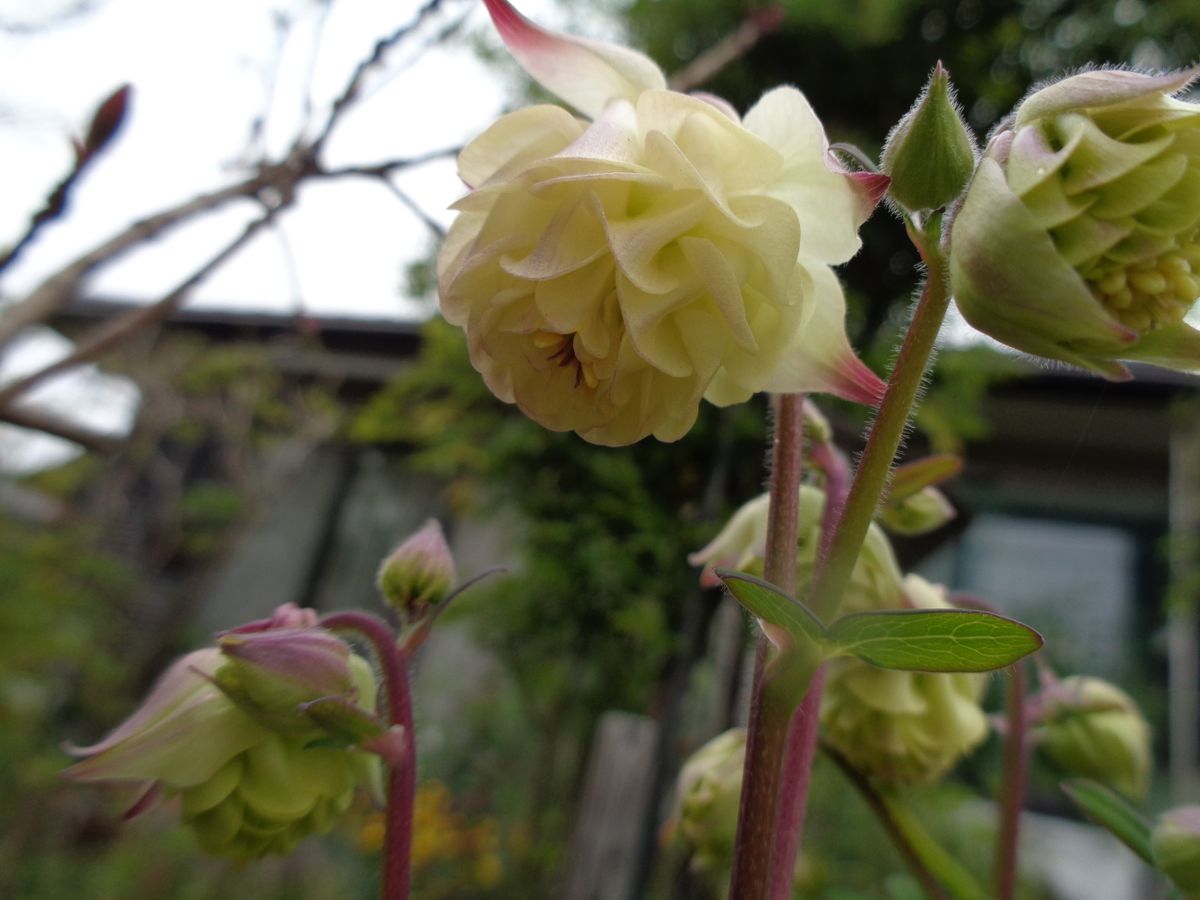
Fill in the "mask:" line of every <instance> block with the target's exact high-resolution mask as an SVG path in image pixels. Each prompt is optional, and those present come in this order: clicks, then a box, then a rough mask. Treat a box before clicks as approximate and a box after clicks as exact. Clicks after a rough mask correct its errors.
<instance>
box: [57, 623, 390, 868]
mask: <svg viewBox="0 0 1200 900" xmlns="http://www.w3.org/2000/svg"><path fill="white" fill-rule="evenodd" d="M315 621H316V614H315V613H313V612H312V611H311V610H300V609H299V608H297V607H294V606H287V607H281V608H280V609H279V610H277V611H276V615H275V616H273V617H272V618H271V619H268V620H264V621H261V622H255V623H251V624H250V625H247V626H244V627H243V628H242V629H238V630H236V631H234V632H230V633H227V634H226V635H224V636H223V637H222V639H221V644H222V646H221V647H210V648H205V649H203V650H197V651H195V652H193V653H189V654H188V655H187V656H185V657H183V658H182V659H180V660H178V661H176V662H175V663H174V664H173V665H172V666H171V667H170V668H169V669H168V670H167V672H166V673H165V674H164V675H163V677H162V678H161V679H160V680H159V682H158V684H157V685H156V686H155V687H154V689H153V690H152V691H151V693H150V696H149V697H148V698H147V699H146V701H145V702H144V703H143V704H142V706H141V707H140V708H139V709H138V710H137V711H136V712H135V713H134V714H133V715H132V716H130V717H129V719H127V720H126V721H125V722H123V723H122V724H121V725H119V726H117V728H116V729H115V730H114V731H113V732H112V733H111V734H109V735H108V736H107V737H106V738H104V739H103V740H102V741H100V742H99V743H96V744H93V745H91V746H88V747H78V748H74V749H73V750H72V751H71V752H72V753H73V755H75V756H77V757H80V761H79V762H77V763H76V764H75V765H73V766H71V767H70V768H69V769H67V770H66V772H65V773H64V775H65V776H66V777H68V778H70V779H73V780H76V781H86V782H127V783H131V784H134V785H138V786H139V787H140V789H141V791H142V800H139V801H138V802H137V803H136V804H135V806H134V810H136V811H139V812H140V811H141V810H142V809H144V808H146V807H147V806H148V805H149V802H148V801H149V800H150V799H151V798H156V797H160V796H174V797H178V798H179V800H180V810H181V814H182V818H183V821H184V824H186V825H187V826H188V827H189V828H191V830H192V831H193V832H194V833H195V834H196V836H197V839H198V840H199V842H200V844H201V846H202V847H203V848H204V849H205V851H207V852H209V853H211V854H213V855H217V856H224V857H229V858H232V859H238V860H247V859H256V858H258V857H261V856H264V855H266V854H271V853H275V854H284V853H290V852H291V851H292V849H294V847H295V846H296V844H297V843H299V842H300V841H301V840H302V839H304V838H305V837H307V836H309V835H310V834H319V833H323V832H326V831H328V830H329V829H330V828H331V827H332V825H333V822H334V820H335V819H336V818H337V816H338V815H340V814H341V813H343V812H344V811H345V810H346V809H347V808H348V807H349V805H350V803H351V802H352V800H353V797H354V793H355V790H356V788H358V787H364V788H367V789H368V790H370V791H372V792H373V793H374V794H375V795H378V794H379V791H380V778H381V766H380V761H379V758H378V757H377V756H375V755H374V754H372V753H369V752H365V751H364V750H359V749H354V748H351V747H348V746H337V744H338V743H339V741H338V737H339V735H337V734H335V733H333V732H331V731H330V730H328V729H325V728H322V727H320V722H321V719H320V717H314V716H311V715H308V714H307V712H306V706H307V705H308V704H310V703H319V702H321V701H324V702H326V703H331V702H340V703H350V702H352V701H353V702H356V703H357V704H358V706H357V707H356V708H358V709H360V710H361V712H362V716H364V717H368V718H369V717H370V712H369V710H372V709H373V708H374V703H375V694H376V685H375V679H374V676H373V674H372V672H371V669H370V666H369V665H368V664H367V663H366V661H365V660H363V659H362V658H361V657H358V656H357V655H355V654H354V653H352V652H351V651H350V649H349V647H348V646H346V645H345V644H344V643H342V642H341V641H340V640H339V639H338V638H336V637H335V636H334V635H333V634H332V633H330V632H328V631H325V630H324V629H321V628H319V627H316V626H315V625H313V624H312V623H313V622H315ZM276 623H278V624H276ZM343 718H344V716H343ZM376 731H377V732H382V728H379V729H376ZM363 733H364V734H365V733H367V732H366V731H364V732H363ZM368 743H369V742H368V741H364V742H363V744H364V746H365V745H367V744H368ZM131 812H132V811H131Z"/></svg>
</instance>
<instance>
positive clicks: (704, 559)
mask: <svg viewBox="0 0 1200 900" xmlns="http://www.w3.org/2000/svg"><path fill="white" fill-rule="evenodd" d="M768 505H769V498H768V495H766V494H762V495H760V496H758V497H756V498H754V499H753V500H751V501H749V502H748V503H746V504H744V505H743V506H742V507H741V508H740V509H739V510H738V511H737V512H736V513H734V514H733V517H732V518H731V519H730V520H729V522H728V523H727V524H726V525H725V527H724V528H722V529H721V531H720V533H719V534H718V535H717V536H716V537H715V538H713V539H712V540H711V541H710V542H709V543H708V546H706V547H704V548H703V549H702V550H698V551H697V552H695V553H693V554H691V555H690V556H689V557H688V562H690V563H691V564H692V565H694V566H704V574H703V575H702V576H701V583H702V584H704V585H707V586H711V585H712V584H713V579H712V576H711V572H712V569H713V568H733V569H738V570H740V571H743V572H747V573H749V574H751V575H761V574H762V565H763V555H764V553H765V552H766V542H767V507H768ZM824 507H825V493H824V492H823V491H822V490H820V489H819V488H815V487H812V486H810V485H802V486H801V487H800V516H799V520H800V529H799V534H798V547H797V558H796V592H797V593H798V594H803V593H804V591H805V589H806V588H807V586H808V584H809V582H810V581H811V580H812V576H813V570H814V568H815V565H816V558H817V549H818V546H819V544H820V540H821V515H822V511H823V510H824ZM900 582H901V575H900V567H899V565H898V564H897V563H896V556H895V553H894V552H893V551H892V545H891V543H890V542H889V541H888V539H887V535H885V534H884V533H883V531H882V530H881V529H880V528H879V527H878V526H877V525H874V524H872V525H871V527H870V529H869V530H868V532H867V539H866V541H865V542H864V544H863V549H862V552H861V553H860V554H859V557H858V562H857V563H855V566H854V570H853V573H852V574H851V577H850V584H849V585H848V586H847V588H846V592H845V594H844V595H843V599H842V606H841V612H842V613H852V612H865V611H867V610H872V609H894V608H897V607H898V606H900V604H901V588H900Z"/></svg>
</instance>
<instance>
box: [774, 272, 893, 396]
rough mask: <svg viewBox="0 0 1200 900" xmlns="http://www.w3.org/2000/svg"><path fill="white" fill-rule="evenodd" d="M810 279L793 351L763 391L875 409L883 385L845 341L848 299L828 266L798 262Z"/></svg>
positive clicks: (782, 362)
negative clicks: (818, 396)
mask: <svg viewBox="0 0 1200 900" xmlns="http://www.w3.org/2000/svg"><path fill="white" fill-rule="evenodd" d="M801 265H802V268H803V270H804V271H805V273H806V274H807V275H808V276H809V277H808V279H807V281H808V284H806V285H805V298H804V303H805V305H806V306H807V310H806V313H805V319H804V321H803V322H802V324H801V325H800V328H799V330H798V331H797V333H796V339H795V341H794V343H793V346H792V348H791V349H790V350H789V351H787V352H786V353H785V354H784V357H783V359H782V360H781V362H780V365H779V367H778V368H777V369H776V370H775V373H774V375H773V376H772V378H771V380H770V381H769V382H768V383H767V384H766V385H765V386H764V390H768V391H771V392H773V393H797V392H804V393H813V392H819V393H825V394H835V395H837V396H838V397H841V398H842V399H844V400H850V401H852V402H855V403H863V404H866V405H868V406H877V405H878V404H879V401H880V400H882V399H883V392H884V390H885V388H886V385H885V384H884V383H883V381H882V380H881V379H880V378H879V376H878V375H876V374H875V373H874V372H872V371H871V370H870V369H869V368H867V366H866V364H865V363H863V362H862V360H860V359H859V358H858V357H857V356H855V355H854V351H853V350H852V349H851V347H850V340H849V338H847V336H846V325H845V321H846V298H845V296H844V295H843V294H842V285H841V283H840V282H839V281H838V278H837V275H835V274H834V272H833V270H832V269H831V268H829V266H826V265H823V264H821V263H819V262H814V261H802V264H801Z"/></svg>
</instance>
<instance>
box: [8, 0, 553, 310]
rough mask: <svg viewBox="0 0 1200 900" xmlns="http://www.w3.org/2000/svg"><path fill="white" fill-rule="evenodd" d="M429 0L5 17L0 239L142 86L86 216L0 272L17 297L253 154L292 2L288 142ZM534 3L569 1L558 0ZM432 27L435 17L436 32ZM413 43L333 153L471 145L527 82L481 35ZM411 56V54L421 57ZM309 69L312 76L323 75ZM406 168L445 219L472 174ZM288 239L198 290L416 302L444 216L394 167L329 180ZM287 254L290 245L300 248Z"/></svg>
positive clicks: (237, 216)
mask: <svg viewBox="0 0 1200 900" xmlns="http://www.w3.org/2000/svg"><path fill="white" fill-rule="evenodd" d="M66 5H69V0H0V19H3V20H6V21H12V20H14V19H18V20H19V19H20V18H22V17H25V18H31V19H32V18H38V19H40V18H43V17H44V11H45V10H48V9H51V8H53V7H56V6H66ZM418 6H419V3H418V2H417V0H390V2H379V0H336V2H333V3H331V4H329V6H328V15H327V16H326V15H324V13H325V8H324V6H323V5H322V4H319V3H317V2H315V0H207V2H203V3H200V2H179V0H177V2H171V3H164V2H161V0H97V5H96V7H95V8H94V10H92V11H91V12H88V13H84V14H81V15H78V16H75V17H72V18H69V19H67V20H66V21H64V22H62V23H60V24H58V25H55V26H53V27H50V28H47V29H45V30H43V31H40V32H38V33H32V34H4V33H0V159H3V160H4V166H3V167H0V198H3V202H2V203H0V245H2V244H5V243H8V242H9V241H11V240H12V238H13V237H14V236H15V235H17V234H18V233H19V232H20V230H21V229H22V227H23V224H24V222H25V221H26V220H27V217H28V215H29V214H30V212H31V211H33V210H34V209H36V208H37V207H38V206H39V205H40V203H41V202H42V199H43V198H44V196H45V195H46V193H47V191H48V190H49V189H50V188H51V187H52V186H53V185H54V184H55V183H56V182H57V181H58V179H59V178H61V177H62V175H63V174H64V173H65V172H66V171H67V170H68V169H69V167H70V164H71V151H70V143H69V136H70V135H71V134H72V133H78V132H80V131H82V130H83V129H84V128H85V127H86V123H87V121H88V119H89V117H90V115H91V112H92V110H93V109H94V108H95V106H96V104H97V103H98V102H99V101H100V100H101V99H102V98H103V97H104V96H105V95H106V94H107V93H108V92H109V91H110V90H112V89H113V88H115V87H116V86H118V85H119V84H121V83H122V82H130V83H132V84H133V85H134V91H135V94H134V98H133V105H132V109H131V114H130V116H129V117H128V119H127V121H126V123H125V127H124V129H123V132H122V134H121V135H120V137H119V139H118V141H117V142H116V143H115V144H114V145H113V147H112V148H111V150H110V152H108V153H107V154H105V156H104V157H103V158H102V159H101V160H100V161H99V162H98V163H97V164H96V165H95V166H94V167H93V168H92V169H91V170H90V171H89V173H88V174H87V177H86V178H85V179H84V181H83V182H82V183H81V184H80V186H79V189H78V190H77V192H76V194H75V196H74V201H73V205H72V208H71V210H70V212H69V215H68V216H67V217H66V218H65V219H64V220H63V221H62V222H61V224H55V225H54V226H52V227H50V228H48V229H46V230H45V231H44V232H43V233H42V235H41V237H40V238H39V240H38V242H37V244H36V245H35V246H34V247H31V248H30V249H29V250H28V251H27V252H26V254H25V256H24V257H23V258H22V261H21V263H20V265H19V266H17V267H16V268H14V269H13V270H11V271H10V272H9V273H8V274H6V276H5V278H4V280H3V282H0V294H3V295H5V296H9V297H11V296H13V295H15V294H20V292H22V291H23V290H27V289H29V288H31V287H32V286H34V285H35V284H36V283H37V282H38V281H39V280H40V279H41V278H42V277H44V276H45V275H46V274H48V273H50V272H52V271H53V270H54V269H55V267H57V266H60V265H62V264H63V263H65V262H66V261H68V260H70V259H71V258H73V257H74V256H75V255H77V254H78V253H80V252H82V251H84V250H86V249H87V248H88V247H90V246H92V245H94V244H96V243H97V242H99V241H101V240H103V239H104V238H106V237H108V236H109V235H111V234H112V233H114V232H116V231H117V230H119V229H120V228H122V227H123V226H125V225H126V224H128V223H129V222H131V221H134V220H135V219H136V218H138V217H141V216H144V215H147V214H150V213H153V212H156V211H158V210H160V209H162V208H164V207H166V206H168V205H169V204H172V203H175V202H178V201H181V200H185V199H187V198H189V197H192V196H194V195H195V194H197V193H199V192H201V191H203V190H207V189H211V188H213V187H216V186H219V185H221V184H224V183H228V182H229V181H230V180H232V179H233V178H235V177H237V175H238V174H239V173H240V172H244V171H245V170H244V169H239V168H238V164H239V162H242V161H244V157H245V153H246V149H247V146H248V136H249V134H250V130H251V123H252V121H253V120H254V118H255V117H256V116H258V115H259V114H260V113H261V112H262V111H263V109H264V108H266V105H267V103H268V76H269V74H270V73H271V71H272V70H273V62H272V61H273V59H274V58H275V55H276V46H277V42H278V31H277V29H276V27H275V26H274V24H273V19H274V17H275V15H276V14H277V12H284V13H286V14H289V15H290V16H292V17H293V19H294V21H295V26H294V27H293V29H292V31H291V34H290V37H289V39H288V42H287V44H286V47H285V51H284V54H283V56H282V66H281V67H280V68H279V77H278V80H277V83H276V86H275V90H274V96H273V102H272V103H271V105H270V115H269V118H268V128H267V132H266V141H267V146H268V148H269V149H270V150H272V151H273V152H275V153H278V152H280V151H281V150H284V149H286V147H287V146H289V145H290V143H291V141H292V140H293V139H294V137H295V135H296V134H297V131H298V129H299V128H301V127H302V126H303V108H304V98H305V95H306V92H311V96H312V97H313V98H314V100H315V103H316V110H317V116H316V120H317V121H319V120H320V116H321V114H322V113H323V112H324V111H325V109H326V108H327V107H326V104H327V103H328V101H329V100H330V99H331V98H332V97H334V96H335V95H336V94H337V93H338V92H339V91H340V89H341V88H342V87H343V85H344V84H345V83H346V79H347V77H348V74H349V73H350V71H351V70H352V69H353V67H354V65H355V64H356V63H357V62H358V61H359V60H360V59H362V58H363V57H364V56H365V55H366V54H367V53H369V51H370V49H371V47H372V45H373V43H374V42H375V40H377V39H378V38H379V37H380V36H382V35H384V34H387V33H388V32H390V31H392V30H393V29H395V28H396V27H397V26H398V25H400V24H402V23H404V22H407V21H409V20H410V19H411V18H412V17H413V15H414V14H415V12H416V10H417V8H418ZM520 6H521V8H522V9H523V10H525V11H527V12H528V13H530V14H531V15H534V16H536V17H538V18H539V19H540V20H542V21H549V22H551V23H553V22H554V21H555V20H556V19H561V14H559V12H558V10H557V8H556V7H555V4H554V3H553V2H552V0H527V2H522V3H521V4H520ZM468 10H469V11H470V18H469V28H470V29H471V30H475V31H479V32H482V33H483V34H485V35H490V28H488V27H486V24H487V17H486V14H485V12H484V10H483V5H482V3H478V2H475V0H446V2H445V5H444V7H443V14H442V15H441V16H440V17H439V19H438V20H437V21H438V22H439V23H441V24H445V23H447V22H449V21H451V20H453V19H455V18H457V17H458V15H459V14H461V13H462V12H464V11H468ZM427 33H428V31H427ZM412 56H413V54H412V52H411V51H409V52H407V53H406V52H404V51H403V50H402V52H400V53H399V54H397V55H396V62H398V63H399V64H400V65H399V66H394V67H393V68H399V69H400V71H398V72H397V73H396V74H394V75H392V76H390V77H386V76H385V77H384V78H380V77H378V76H377V77H376V78H374V79H372V80H371V81H369V82H368V85H369V91H368V95H369V98H368V99H367V101H366V102H364V103H362V104H360V106H359V107H358V108H357V109H356V110H354V112H353V113H352V114H351V115H349V116H347V117H346V118H345V119H344V121H343V122H342V124H341V125H340V126H339V128H338V130H337V131H336V132H335V135H334V139H333V140H332V141H331V142H330V144H329V145H328V151H329V152H328V154H327V157H326V161H327V162H328V163H329V164H330V165H339V164H348V163H362V162H375V161H382V160H385V159H391V158H397V157H408V156H413V155H417V154H420V153H424V152H427V151H430V150H434V149H440V148H444V147H453V146H457V145H459V144H461V143H463V142H464V141H465V140H467V139H469V138H470V137H471V136H472V135H474V134H476V133H478V132H479V131H480V130H481V129H482V128H483V127H484V126H485V125H486V123H487V122H488V121H489V120H490V119H491V118H493V117H494V116H495V115H496V114H497V113H498V112H499V111H500V110H501V109H502V107H503V105H504V103H505V99H506V97H509V96H511V95H512V93H513V87H514V85H513V83H512V80H511V79H509V78H508V77H506V76H505V75H504V74H503V73H502V72H497V71H495V70H493V69H489V68H487V67H485V66H484V65H483V64H482V63H480V62H479V61H478V60H477V58H476V57H475V55H474V53H473V52H472V51H471V49H470V48H469V47H468V46H467V45H466V41H465V40H461V39H460V40H455V41H453V42H452V43H450V44H448V45H444V46H440V47H437V48H436V49H433V50H431V51H429V52H427V53H424V54H422V55H421V56H420V58H419V59H418V60H412V59H411V57H412ZM406 62H411V64H409V65H405V63H406ZM310 73H311V78H310ZM399 183H400V185H401V187H402V188H403V189H404V190H405V191H406V192H407V193H408V194H409V195H410V196H411V197H412V198H413V199H414V200H415V201H416V202H417V203H419V204H420V205H421V206H422V207H423V208H425V209H426V210H428V211H429V212H430V213H431V214H432V215H433V216H434V218H436V219H438V220H439V221H441V222H442V223H443V224H446V223H448V222H449V219H450V216H449V215H448V214H447V213H446V211H445V208H446V206H447V205H448V204H449V203H451V202H452V201H453V200H454V199H455V198H456V197H457V196H458V195H460V194H461V192H462V186H461V184H460V183H459V181H458V179H457V177H456V176H455V174H454V165H453V162H452V161H451V160H448V159H447V160H443V161H440V162H437V163H432V164H429V165H425V166H422V167H420V168H419V169H414V170H412V171H410V172H408V173H406V174H405V175H403V176H401V177H400V179H399ZM253 214H254V209H253V208H252V207H251V206H250V205H248V204H247V205H246V207H245V208H244V209H242V210H240V211H238V212H235V213H231V214H230V215H227V216H219V217H215V218H213V219H210V220H207V221H204V222H202V223H199V224H197V225H195V226H193V227H191V228H189V229H188V230H187V231H185V232H181V233H180V234H179V236H178V237H176V238H174V239H169V240H166V241H164V242H161V243H159V244H157V245H155V246H153V247H151V248H150V249H148V250H147V251H145V252H141V253H139V254H137V255H136V256H131V257H130V258H129V259H128V261H124V262H121V263H118V264H117V265H115V266H114V267H112V268H110V269H108V270H106V271H105V272H103V273H101V274H100V275H99V276H98V277H97V278H96V279H95V281H94V283H93V285H92V290H93V291H94V292H95V293H97V294H99V295H103V296H109V297H113V296H115V297H130V298H135V299H136V298H144V299H152V298H155V297H158V296H161V295H162V294H164V293H166V292H167V291H168V290H170V288H171V287H172V286H173V284H174V283H175V282H177V281H179V280H181V279H182V278H183V277H185V276H186V275H187V274H188V273H189V272H190V271H191V270H192V269H193V268H195V267H196V266H197V265H198V264H199V263H200V262H201V261H203V259H205V258H206V257H207V256H209V255H211V254H212V253H213V252H215V250H216V249H217V248H219V247H220V246H221V244H222V243H223V242H225V241H228V240H229V239H231V237H232V236H233V235H235V234H236V233H237V223H239V222H244V221H247V220H248V218H249V217H250V216H251V215H253ZM282 230H283V231H284V233H285V234H286V236H287V242H286V243H287V245H288V246H289V247H290V250H285V249H284V242H283V241H281V240H280V239H279V237H278V236H277V235H273V234H263V235H261V236H260V237H258V238H257V239H256V240H255V241H254V244H253V245H251V246H249V247H247V248H246V249H245V250H244V251H243V252H242V253H241V254H239V256H238V257H237V258H236V259H235V260H234V261H232V262H231V263H230V264H229V265H227V266H226V267H225V268H224V269H223V270H222V271H221V272H220V273H219V274H217V275H215V276H214V277H213V278H212V279H211V280H210V281H209V282H208V283H207V284H206V285H205V286H204V287H203V288H201V289H200V290H199V292H198V293H197V296H196V300H195V301H194V302H195V304H196V305H220V306H236V307H239V308H247V307H253V308H259V309H265V310H272V311H281V312H286V311H293V310H294V309H295V308H296V305H297V304H303V307H304V309H305V310H306V311H307V312H310V313H313V314H317V315H367V316H397V315H398V316H406V315H412V314H413V313H414V311H415V310H414V308H413V307H412V306H411V305H408V304H406V302H405V301H404V300H403V298H401V296H400V294H399V290H400V288H401V286H402V282H403V278H402V272H403V268H404V265H405V263H407V262H409V261H412V260H415V259H420V258H423V257H424V255H425V254H426V252H427V250H428V247H429V246H430V245H429V231H428V230H427V229H426V227H425V226H424V225H422V224H421V222H420V221H419V220H417V219H416V218H415V217H414V216H413V215H412V214H411V213H410V212H408V211H407V210H406V209H405V208H404V206H403V205H402V204H401V203H400V202H399V201H398V200H397V199H396V198H395V197H394V196H393V195H391V194H390V193H389V192H388V191H387V190H386V189H384V188H383V187H382V186H381V185H378V184H374V183H370V182H355V181H340V182H336V183H323V184H320V185H313V186H311V187H310V188H308V189H307V190H305V191H304V192H303V194H302V195H301V199H300V202H299V204H298V205H297V207H296V208H295V210H294V211H290V212H288V213H287V214H286V215H285V217H284V218H283V227H282ZM289 257H290V258H291V260H292V261H291V262H289V261H288V260H289Z"/></svg>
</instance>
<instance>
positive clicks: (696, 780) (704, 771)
mask: <svg viewBox="0 0 1200 900" xmlns="http://www.w3.org/2000/svg"><path fill="white" fill-rule="evenodd" d="M745 759H746V730H745V729H744V728H733V729H730V730H729V731H726V732H725V733H724V734H719V735H717V736H716V737H715V738H713V739H712V740H711V741H709V742H708V743H707V744H705V745H704V746H703V747H701V748H700V749H699V750H697V751H696V752H695V753H693V754H692V755H691V756H690V757H688V760H687V762H686V763H684V765H683V768H682V769H681V770H680V772H679V782H678V785H677V788H676V793H677V797H678V799H677V801H676V803H677V813H676V819H677V821H678V825H679V834H680V835H681V836H682V837H683V839H684V840H685V841H687V843H688V846H689V848H690V849H691V851H692V864H693V865H694V866H695V867H696V868H697V869H700V870H708V871H712V870H717V871H719V870H721V869H723V868H724V867H726V866H728V865H729V863H730V861H731V860H732V859H733V845H734V840H735V838H736V837H737V817H738V801H739V800H740V798H741V793H742V768H743V766H744V764H745Z"/></svg>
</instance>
